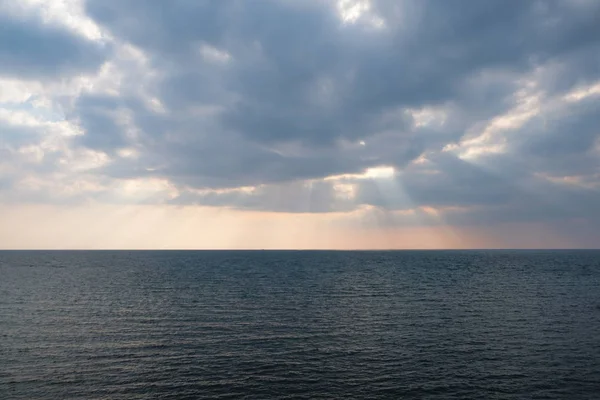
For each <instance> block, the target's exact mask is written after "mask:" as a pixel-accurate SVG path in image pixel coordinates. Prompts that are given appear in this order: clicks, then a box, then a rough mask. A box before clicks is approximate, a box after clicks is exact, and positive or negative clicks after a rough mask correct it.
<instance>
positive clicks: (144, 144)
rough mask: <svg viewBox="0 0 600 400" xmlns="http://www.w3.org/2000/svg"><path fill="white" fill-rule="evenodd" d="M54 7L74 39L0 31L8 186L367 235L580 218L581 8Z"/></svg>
mask: <svg viewBox="0 0 600 400" xmlns="http://www.w3.org/2000/svg"><path fill="white" fill-rule="evenodd" d="M72 4H73V10H74V11H72V12H73V13H74V14H73V15H76V16H77V19H76V20H77V21H79V22H78V23H77V24H75V25H73V26H66V25H64V24H63V25H60V24H58V23H57V22H56V21H55V22H52V23H50V22H48V21H46V22H44V21H45V20H44V19H43V18H40V17H39V15H42V14H40V13H39V12H38V13H37V14H36V13H30V14H26V15H25V16H23V15H21V14H18V13H17V14H18V15H17V14H15V12H14V10H13V11H12V14H11V13H5V14H0V22H2V26H3V28H2V29H4V32H5V33H6V34H3V35H1V37H3V38H5V40H4V42H2V41H1V40H0V56H1V57H2V60H7V61H6V62H2V63H0V75H2V77H4V78H6V79H9V78H10V79H11V80H12V81H11V82H12V83H11V85H12V86H14V87H27V88H30V87H31V88H33V89H31V91H32V94H31V96H28V97H26V98H22V96H21V97H20V96H17V95H16V94H14V93H17V92H19V91H17V90H16V89H15V90H13V91H11V93H13V94H11V95H10V102H8V101H7V102H5V103H0V107H3V108H4V109H5V110H7V111H5V114H3V115H5V117H6V118H4V120H2V121H0V124H3V125H1V126H2V128H0V129H3V130H4V131H3V132H4V135H3V136H2V139H0V150H2V149H4V151H5V152H8V153H9V154H10V157H11V160H13V161H11V163H13V165H19V168H17V169H15V168H13V169H12V172H11V173H10V177H8V175H7V177H5V178H3V179H7V180H6V182H12V185H13V187H16V186H14V185H17V183H18V182H23V180H24V179H26V177H27V176H29V178H27V179H29V182H31V179H32V178H31V176H37V177H40V176H44V177H45V182H47V183H48V184H50V183H49V182H52V185H54V187H63V186H65V185H64V184H65V181H68V182H69V185H66V186H67V187H69V188H71V189H69V190H66V189H65V190H64V191H63V193H64V195H63V196H62V197H59V198H60V199H62V200H60V201H66V200H65V199H66V198H69V196H71V197H72V198H76V199H79V200H81V199H88V200H89V199H95V201H103V202H115V201H117V202H128V201H130V202H144V203H160V204H176V205H189V204H194V205H202V206H210V207H227V208H234V209H242V210H252V211H262V212H267V211H275V212H294V213H330V212H345V213H351V212H359V213H363V214H364V215H370V216H368V217H365V218H366V220H368V221H371V222H369V223H375V224H379V225H381V224H388V225H411V226H416V225H419V224H421V225H431V224H454V225H465V224H466V225H469V224H471V225H473V224H494V223H501V222H503V221H522V220H531V221H538V222H539V221H550V220H555V219H557V218H563V219H578V218H579V219H581V218H584V219H585V218H589V219H590V220H596V219H597V218H598V214H597V211H596V209H595V208H594V204H596V202H597V201H600V194H599V192H598V191H599V190H600V189H599V188H600V181H599V180H598V178H599V177H600V163H599V162H598V160H599V158H598V156H599V155H600V154H599V153H600V144H599V139H598V138H599V133H600V130H598V128H597V127H598V122H599V121H598V115H600V112H599V110H600V107H599V106H600V103H599V101H600V90H598V89H597V88H598V87H599V86H598V85H599V82H600V72H599V71H600V58H599V57H598V54H600V53H599V50H600V25H599V24H597V21H598V17H599V16H600V5H599V4H598V3H597V2H594V1H587V0H576V1H564V2H538V1H531V2H524V1H517V0H509V1H506V0H492V1H486V2H468V3H467V2H464V4H462V7H461V6H460V4H459V5H457V4H456V3H452V4H450V3H448V2H444V1H440V0H431V1H429V0H404V1H401V2H400V1H392V0H379V1H375V0H371V1H362V2H353V1H342V2H333V1H332V2H323V1H318V0H311V1H304V2H291V1H285V0H281V1H275V0H264V1H258V2H252V3H249V2H243V1H227V2H225V1H195V2H190V1H175V0H174V1H171V2H164V1H158V0H156V1H143V2H142V1H127V2H123V1H116V0H88V1H85V2H84V3H81V4H80V3H78V2H72ZM69 10H70V9H69ZM61 12H67V11H64V10H63V11H61ZM69 12H71V11H69ZM84 22H85V23H84ZM82 27H85V28H82ZM90 32H92V33H93V34H92V33H90ZM94 32H95V33H94ZM17 45H18V46H17ZM31 81H40V82H43V84H40V85H42V86H41V89H40V88H39V87H37V86H36V87H33V86H31V85H30V84H28V83H27V82H31ZM58 81H61V82H62V83H61V84H60V85H59V84H58V83H57V82H58ZM15 82H16V83H15ZM23 85H25V86H23ZM27 85H29V86H27ZM28 90H29V89H28ZM34 92H39V93H34ZM36 96H38V97H39V99H41V100H39V102H42V103H43V104H40V103H39V102H38V103H36V102H35V101H34V100H36V98H37V97H36ZM1 98H2V96H0V99H1ZM7 99H8V97H7ZM42 100H43V101H42ZM36 101H37V100H36ZM9 103H10V105H9ZM15 104H17V105H18V106H17V107H15ZM25 105H27V106H25ZM19 107H20V108H19ZM0 115H2V114H0ZM19 116H21V117H23V116H24V117H23V118H25V119H23V118H21V117H19ZM18 118H21V119H20V120H19V119H18ZM27 118H30V119H33V120H36V121H42V122H40V123H38V124H37V125H36V124H29V123H26V122H24V121H25V120H26V119H27ZM6 121H9V122H6ZM10 121H12V122H10ZM15 121H17V122H15ZM52 124H54V125H52ZM51 126H53V127H54V128H53V129H54V130H52V129H50V127H51ZM44 132H46V133H44ZM61 132H62V133H61ZM68 132H70V133H68ZM32 146H33V147H32ZM36 146H37V147H36ZM34 148H38V149H39V151H41V152H42V156H40V157H41V158H40V157H38V159H37V161H36V162H34V161H35V160H34V159H35V157H34V155H35V154H37V153H36V151H38V150H34ZM27 149H29V150H27ZM28 151H29V153H27V152H28ZM27 157H29V161H27V162H26V161H23V160H26V158H27ZM86 157H88V158H89V160H91V161H89V162H85V161H84V159H85V158H86ZM16 160H20V161H16ZM32 160H33V161H32ZM15 163H18V164H15ZM5 164H6V162H5ZM0 165H2V164H1V163H0ZM377 168H388V170H390V171H393V173H392V174H391V175H390V174H388V175H385V174H384V176H378V175H377V174H374V173H373V171H375V170H376V169H377ZM6 170H7V171H8V169H6ZM0 171H2V170H1V169H0ZM6 174H8V172H6ZM0 176H2V175H0ZM3 182H5V181H3ZM73 182H80V183H79V185H74V184H73ZM81 182H86V184H83V183H81ZM61 183H62V184H63V185H62V186H61ZM9 185H10V184H9ZM21 186H22V185H21ZM4 187H6V184H4ZM124 188H127V189H126V190H125V189H124ZM56 191H57V190H55V193H54V194H55V195H54V197H53V196H52V195H51V194H52V189H47V190H43V191H42V192H40V194H39V195H38V197H35V198H36V199H37V200H36V201H42V202H43V201H44V200H43V198H44V196H47V197H49V198H51V197H53V198H56ZM16 193H17V194H13V195H12V196H13V197H14V196H17V197H18V193H19V192H18V191H17V192H16ZM22 196H23V197H26V196H25V195H24V194H23V195H22ZM363 214H361V215H363ZM361 218H362V217H361ZM366 220H363V222H365V221H366ZM573 226H575V225H573Z"/></svg>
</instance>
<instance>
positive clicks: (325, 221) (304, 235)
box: [0, 205, 569, 250]
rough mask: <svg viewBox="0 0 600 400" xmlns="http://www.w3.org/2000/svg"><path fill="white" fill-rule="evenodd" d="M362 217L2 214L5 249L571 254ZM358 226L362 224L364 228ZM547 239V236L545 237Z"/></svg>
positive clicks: (140, 210)
mask: <svg viewBox="0 0 600 400" xmlns="http://www.w3.org/2000/svg"><path fill="white" fill-rule="evenodd" d="M360 217H361V216H360V215H358V214H357V213H356V212H355V213H331V214H285V213H269V212H252V211H234V210H228V209H223V208H203V207H174V206H142V205H138V206H116V205H112V206H107V205H88V206H85V207H84V206H80V207H73V208H69V207H61V206H34V205H21V206H16V207H10V208H0V219H1V220H2V221H3V224H2V225H1V226H0V248H2V249H339V250H352V249H463V248H527V247H529V248H546V247H549V248H551V247H569V242H568V241H565V238H564V237H562V236H561V235H557V234H556V233H555V232H552V231H545V230H544V229H543V228H541V227H539V226H535V225H531V224H521V225H518V224H513V225H506V226H504V227H503V228H499V227H495V228H494V231H493V232H492V231H488V230H486V229H485V228H466V227H465V228H460V229H459V228H457V227H448V226H445V225H443V224H442V223H443V222H440V223H441V224H442V225H437V226H422V227H418V226H417V227H415V226H410V227H408V226H407V227H383V226H376V225H374V224H373V223H371V225H369V224H368V223H367V222H365V221H362V223H361V220H360ZM357 221H358V222H357ZM540 232H542V233H541V234H540Z"/></svg>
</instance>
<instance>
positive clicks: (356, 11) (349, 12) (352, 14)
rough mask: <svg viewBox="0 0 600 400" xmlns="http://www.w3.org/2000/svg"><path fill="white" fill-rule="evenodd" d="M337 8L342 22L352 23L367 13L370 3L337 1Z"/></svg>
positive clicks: (347, 0)
mask: <svg viewBox="0 0 600 400" xmlns="http://www.w3.org/2000/svg"><path fill="white" fill-rule="evenodd" d="M337 8H338V13H339V15H340V18H341V19H342V21H344V22H346V23H353V22H356V21H357V20H358V19H359V18H360V17H361V16H362V15H363V14H364V13H366V12H367V11H369V9H370V8H371V3H370V2H369V1H368V0H338V3H337Z"/></svg>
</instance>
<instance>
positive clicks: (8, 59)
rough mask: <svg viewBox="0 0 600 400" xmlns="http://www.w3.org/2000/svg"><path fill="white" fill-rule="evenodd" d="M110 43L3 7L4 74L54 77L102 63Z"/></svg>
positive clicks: (0, 44)
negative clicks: (16, 13) (12, 12)
mask: <svg viewBox="0 0 600 400" xmlns="http://www.w3.org/2000/svg"><path fill="white" fill-rule="evenodd" d="M107 53H108V48H107V46H104V45H102V44H101V43H98V42H94V41H91V40H88V39H87V38H85V37H82V36H80V35H77V34H74V33H73V32H71V31H69V30H68V29H65V28H64V27H61V26H58V25H55V24H51V23H44V22H42V21H41V20H40V19H39V18H35V17H33V16H22V17H19V16H13V15H10V14H9V13H3V12H2V10H1V9H0V59H1V60H2V62H1V63H0V75H2V76H9V77H19V78H24V79H34V80H38V79H50V78H57V77H60V76H64V75H69V74H77V73H81V72H85V71H91V70H94V69H96V68H98V67H99V66H100V64H101V63H102V62H103V60H104V59H105V58H106V56H107Z"/></svg>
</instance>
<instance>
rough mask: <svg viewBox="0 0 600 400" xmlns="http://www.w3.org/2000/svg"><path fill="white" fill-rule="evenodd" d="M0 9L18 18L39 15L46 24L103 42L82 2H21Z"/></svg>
mask: <svg viewBox="0 0 600 400" xmlns="http://www.w3.org/2000/svg"><path fill="white" fill-rule="evenodd" d="M0 7H1V8H2V9H4V10H6V11H8V12H9V13H11V14H12V15H14V16H16V17H21V18H23V17H28V16H29V15H32V14H33V15H37V16H39V18H41V19H42V21H43V22H44V23H47V24H56V25H62V26H64V27H66V28H67V29H69V30H71V31H73V32H75V33H77V34H79V35H81V36H84V37H86V38H88V39H90V40H101V39H102V37H103V35H102V32H101V30H100V28H99V27H98V25H97V24H96V23H95V22H94V21H93V20H92V19H90V18H89V17H88V16H87V15H86V14H85V11H84V7H83V4H82V1H81V0H20V1H15V2H4V3H2V4H0Z"/></svg>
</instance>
